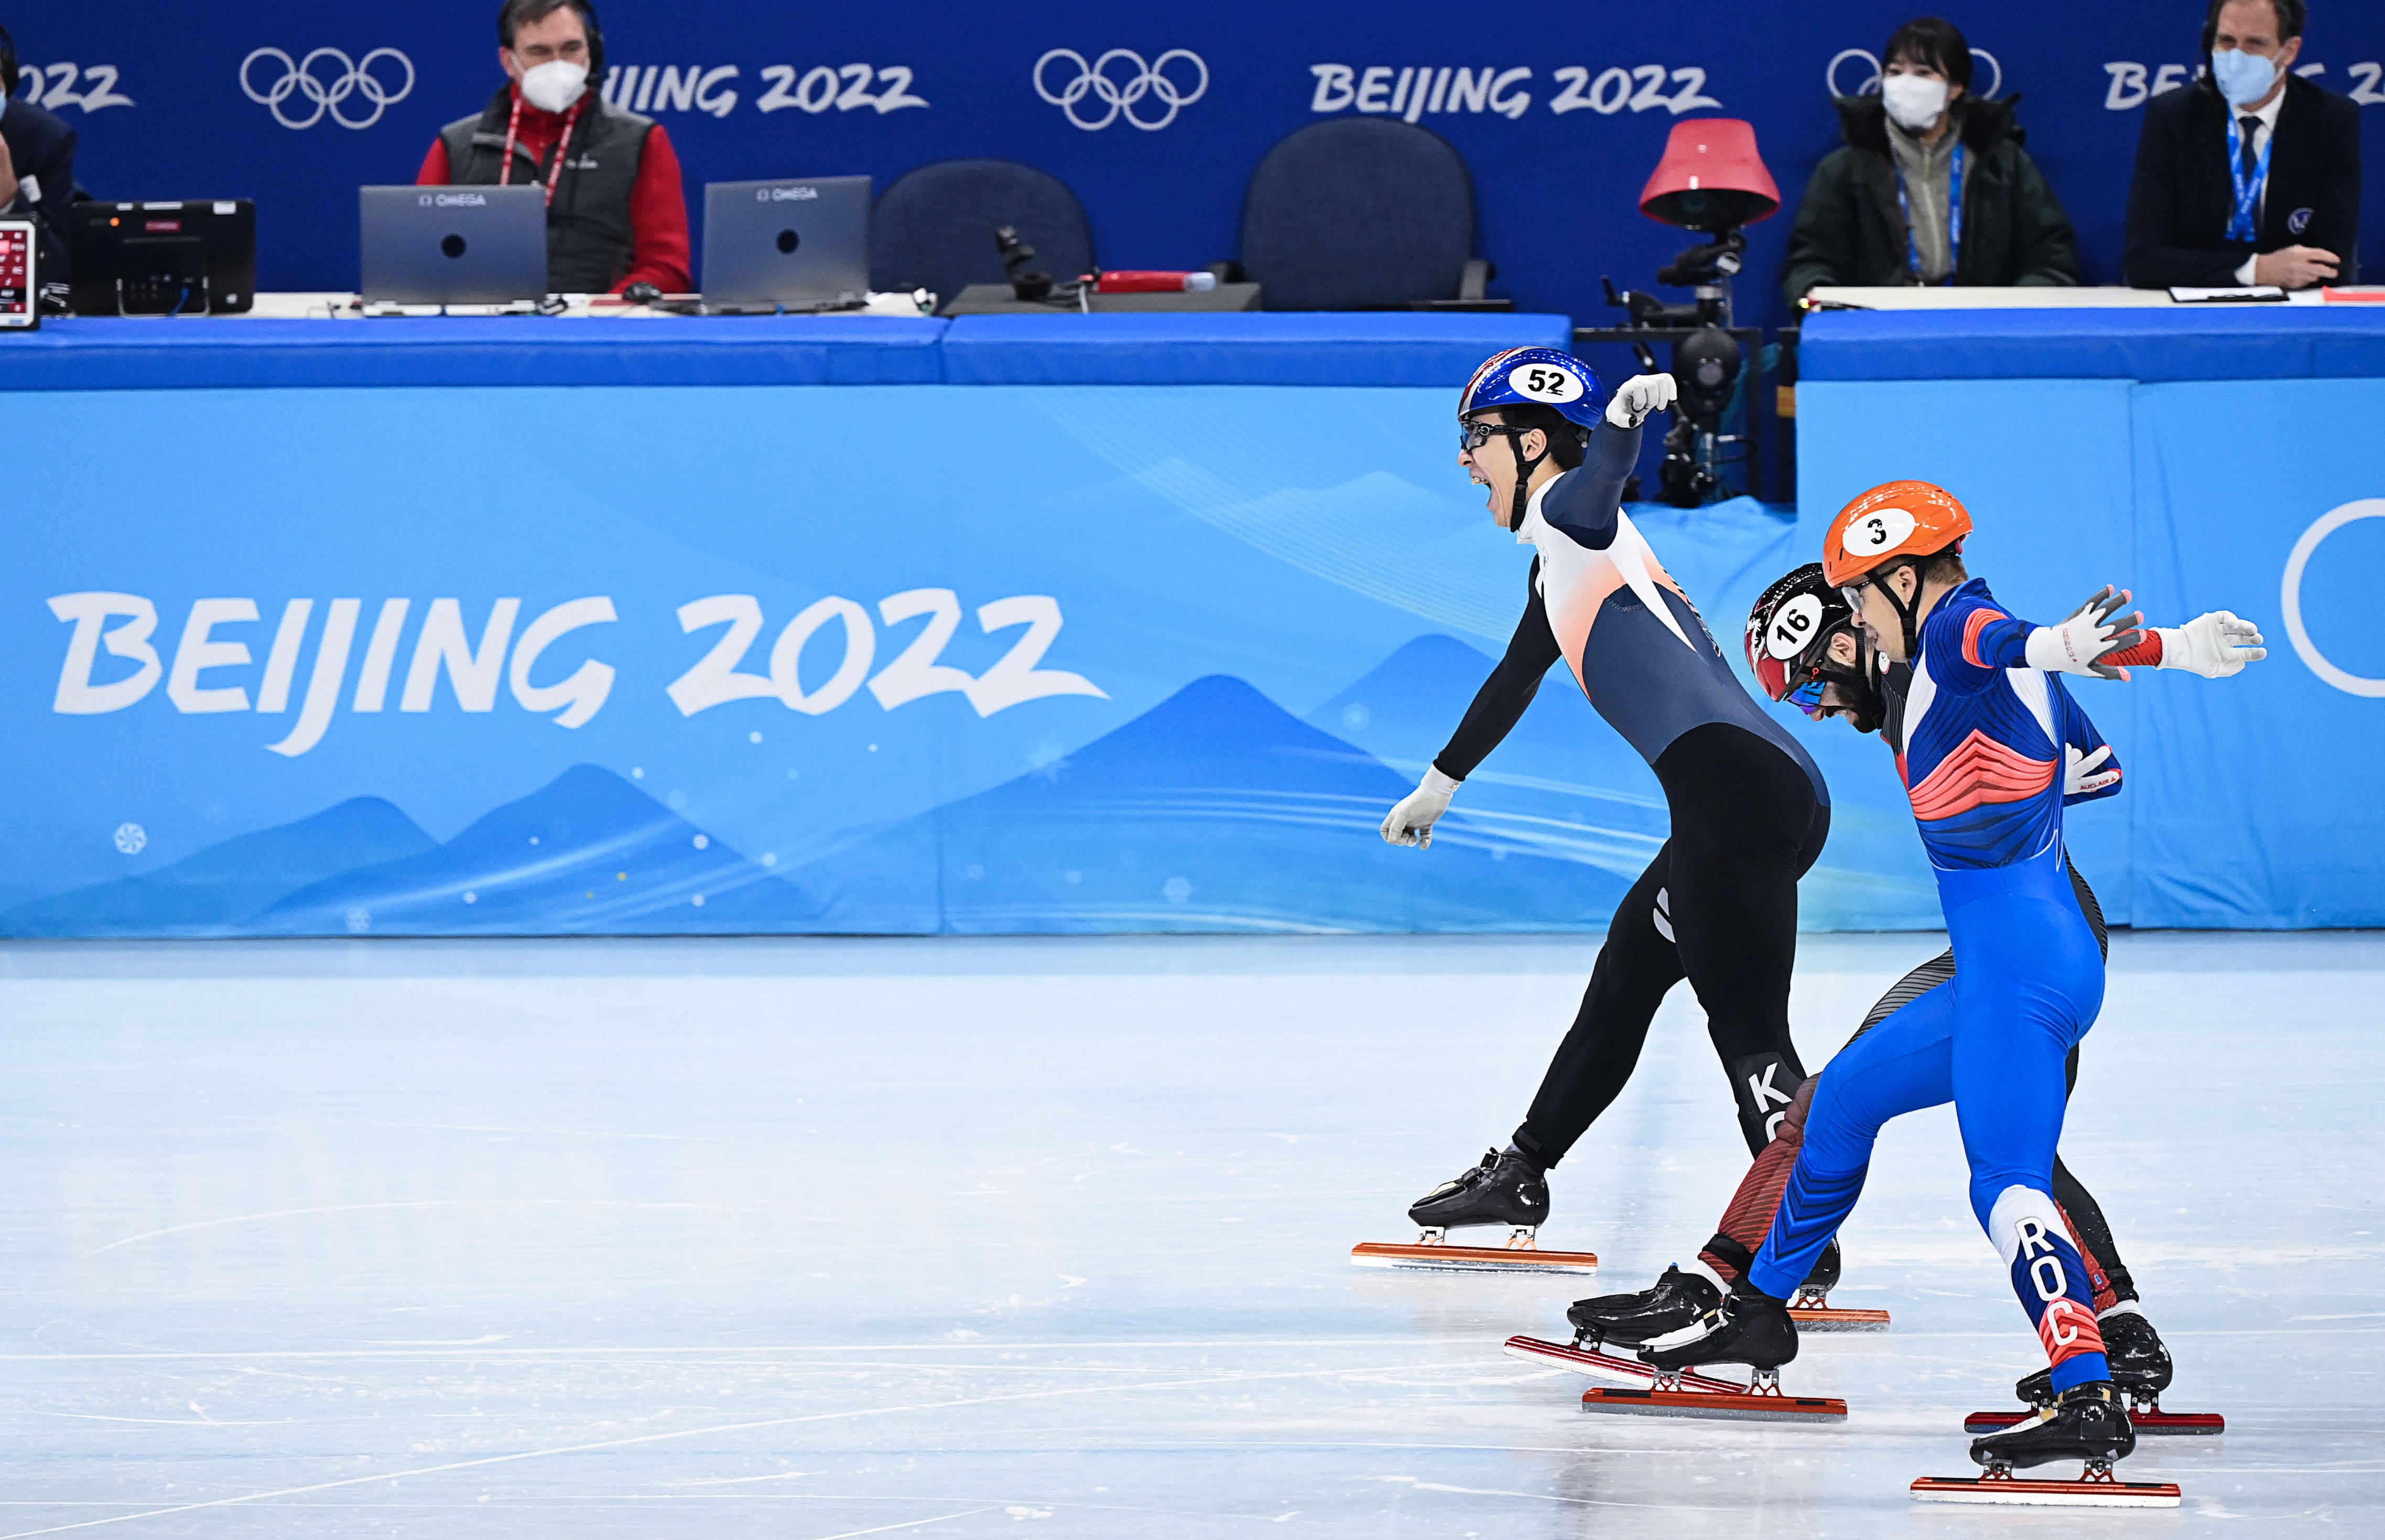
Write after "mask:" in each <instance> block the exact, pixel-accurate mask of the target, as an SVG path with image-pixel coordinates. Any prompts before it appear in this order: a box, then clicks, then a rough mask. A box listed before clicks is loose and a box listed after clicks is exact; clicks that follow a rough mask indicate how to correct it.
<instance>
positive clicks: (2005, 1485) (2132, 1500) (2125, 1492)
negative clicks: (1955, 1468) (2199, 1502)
mask: <svg viewBox="0 0 2385 1540" xmlns="http://www.w3.org/2000/svg"><path fill="white" fill-rule="evenodd" d="M1913 1496H1914V1498H1915V1500H1917V1501H1919V1502H1925V1503H2013V1504H2017V1505H2020V1506H2024V1507H2033V1508H2176V1507H2177V1506H2178V1503H2179V1490H2178V1484H2176V1483H2175V1482H2166V1481H2159V1482H2155V1481H2029V1480H2024V1479H2022V1478H2021V1477H2018V1476H1923V1477H1922V1478H1921V1479H1920V1480H1918V1481H1917V1482H1915V1483H1914V1484H1913Z"/></svg>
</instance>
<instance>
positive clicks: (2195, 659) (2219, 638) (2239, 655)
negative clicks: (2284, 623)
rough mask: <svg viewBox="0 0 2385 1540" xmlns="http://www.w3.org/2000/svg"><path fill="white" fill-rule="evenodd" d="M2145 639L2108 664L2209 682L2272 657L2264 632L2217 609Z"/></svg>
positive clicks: (2150, 632) (2159, 628)
mask: <svg viewBox="0 0 2385 1540" xmlns="http://www.w3.org/2000/svg"><path fill="white" fill-rule="evenodd" d="M2144 634H2145V639H2144V640H2143V641H2142V642H2140V643H2138V644H2137V645H2135V646H2133V647H2129V648H2128V649H2127V650H2125V651H2122V652H2117V653H2114V654H2113V655H2112V656H2111V657H2108V658H2106V659H2105V661H2106V662H2108V663H2112V664H2114V665H2117V666H2120V667H2142V668H2150V669H2183V670H2186V671H2187V672H2189V673H2194V674H2201V675H2202V676H2203V677H2204V678H2205V679H2226V678H2228V677H2229V675H2231V674H2240V673H2242V672H2243V671H2244V666H2245V665H2246V664H2247V663H2258V662H2259V661H2261V659H2263V658H2265V657H2268V656H2269V649H2268V648H2266V647H2265V646H2263V645H2261V642H2262V638H2261V628H2260V627H2258V626H2256V625H2254V623H2253V622H2252V621H2250V620H2239V619H2238V618H2237V617H2236V615H2235V614H2234V613H2233V612H2232V611H2229V610H2225V609H2215V610H2211V611H2209V612H2208V613H2205V614H2202V615H2198V616H2196V617H2195V618H2194V619H2193V620H2189V621H2188V622H2187V623H2186V624H2184V625H2182V626H2154V627H2152V628H2151V629H2149V630H2148V631H2146V632H2145V633H2144Z"/></svg>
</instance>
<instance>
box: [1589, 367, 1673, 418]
mask: <svg viewBox="0 0 2385 1540" xmlns="http://www.w3.org/2000/svg"><path fill="white" fill-rule="evenodd" d="M1679 394H1681V388H1680V387H1679V385H1677V384H1675V383H1674V382H1673V377H1672V376H1671V375H1669V374H1636V375H1633V376H1632V377H1631V378H1630V379H1629V380H1626V381H1624V382H1623V384H1622V386H1621V388H1619V389H1617V391H1616V393H1615V397H1614V399H1613V400H1611V401H1609V402H1607V404H1606V420H1607V421H1609V422H1611V423H1613V424H1615V426H1617V428H1637V427H1639V426H1640V424H1642V423H1643V422H1645V421H1647V420H1648V414H1649V413H1650V412H1661V411H1663V410H1664V409H1665V408H1666V407H1670V406H1671V405H1672V404H1673V398H1674V397H1675V396H1677V395H1679Z"/></svg>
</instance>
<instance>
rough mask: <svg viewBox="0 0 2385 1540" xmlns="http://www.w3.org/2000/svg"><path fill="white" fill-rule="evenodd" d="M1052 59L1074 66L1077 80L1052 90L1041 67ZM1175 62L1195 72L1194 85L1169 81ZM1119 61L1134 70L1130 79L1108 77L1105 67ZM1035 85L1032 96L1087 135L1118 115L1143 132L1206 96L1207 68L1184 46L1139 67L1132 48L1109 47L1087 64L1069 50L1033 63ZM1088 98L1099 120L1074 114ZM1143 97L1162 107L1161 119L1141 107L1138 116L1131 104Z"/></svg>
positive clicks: (1139, 59)
mask: <svg viewBox="0 0 2385 1540" xmlns="http://www.w3.org/2000/svg"><path fill="white" fill-rule="evenodd" d="M1054 59H1067V60H1068V61H1069V62H1070V63H1072V64H1074V65H1075V66H1076V67H1077V76H1076V79H1074V80H1072V81H1069V82H1068V84H1066V85H1064V86H1062V87H1061V88H1060V89H1059V90H1058V91H1057V92H1055V91H1054V90H1053V89H1052V87H1051V86H1050V84H1049V83H1047V82H1046V81H1045V80H1044V78H1043V71H1044V69H1046V68H1047V67H1049V66H1050V64H1051V63H1052V61H1053V60H1054ZM1178 60H1181V61H1183V62H1184V63H1185V64H1189V65H1191V66H1192V67H1193V69H1196V70H1198V71H1199V72H1200V82H1199V83H1198V84H1196V85H1192V86H1190V87H1187V86H1183V85H1179V84H1177V83H1176V82H1175V81H1171V80H1169V79H1168V73H1167V71H1168V66H1169V65H1170V64H1171V63H1174V62H1176V61H1178ZM1121 62H1123V63H1127V64H1130V65H1132V66H1133V68H1134V73H1133V75H1132V76H1131V77H1130V78H1128V79H1125V80H1118V79H1116V78H1113V76H1112V75H1111V73H1110V66H1112V65H1113V64H1118V63H1121ZM1034 81H1035V94H1037V95H1038V96H1041V97H1043V99H1044V100H1045V101H1047V102H1049V103H1051V104H1052V105H1053V106H1055V107H1058V108H1059V109H1060V110H1061V111H1062V112H1065V113H1067V114H1068V121H1070V122H1071V123H1074V124H1076V125H1077V127H1079V128H1080V129H1082V130H1084V131H1086V132H1087V133H1096V132H1099V131H1101V130H1103V129H1105V128H1108V127H1109V126H1110V125H1111V124H1112V123H1114V122H1116V121H1118V119H1119V118H1120V117H1121V116H1122V117H1124V118H1125V119H1126V120H1127V121H1128V122H1130V123H1132V124H1133V125H1134V126H1135V127H1136V128H1139V129H1142V130H1143V131H1145V132H1156V131H1159V130H1161V129H1164V128H1166V127H1167V126H1168V124H1170V123H1172V122H1174V121H1176V114H1177V113H1178V111H1180V109H1182V108H1184V107H1188V106H1192V105H1193V103H1195V102H1197V101H1199V100H1200V99H1201V98H1202V97H1203V96H1205V95H1206V94H1208V92H1209V67H1208V66H1207V65H1206V64H1205V63H1203V62H1202V59H1201V56H1200V55H1198V54H1196V53H1194V52H1193V51H1192V50H1191V49H1189V48H1170V49H1169V50H1168V52H1166V53H1164V54H1162V55H1160V56H1159V57H1157V58H1156V59H1154V60H1153V61H1152V62H1151V63H1149V64H1145V63H1143V56H1142V55H1141V54H1138V53H1136V52H1135V51H1134V50H1133V49H1131V48H1113V49H1111V50H1110V51H1109V52H1108V53H1106V54H1104V55H1103V56H1101V57H1100V58H1097V59H1095V60H1094V61H1093V63H1091V64H1087V63H1086V62H1085V56H1084V55H1082V54H1080V53H1079V52H1077V51H1076V50H1075V49H1074V48H1055V49H1053V50H1052V51H1051V52H1050V53H1048V54H1045V55H1044V56H1043V57H1042V58H1040V59H1037V60H1036V61H1035V72H1034ZM1087 97H1092V98H1093V100H1094V101H1096V102H1098V103H1100V104H1101V106H1102V108H1103V111H1102V113H1101V116H1100V117H1098V118H1094V119H1090V120H1089V119H1085V118H1083V117H1080V116H1079V114H1078V110H1077V109H1078V106H1079V104H1080V103H1081V102H1083V101H1084V100H1085V99H1086V98H1087ZM1146 97H1148V98H1150V99H1152V100H1154V101H1156V102H1159V103H1161V104H1163V105H1164V106H1166V107H1167V108H1168V111H1167V113H1166V114H1165V115H1164V116H1159V115H1153V114H1152V112H1151V109H1149V108H1145V109H1143V113H1142V114H1138V113H1137V112H1136V110H1135V106H1136V104H1137V103H1139V102H1142V101H1143V100H1144V99H1145V98H1146Z"/></svg>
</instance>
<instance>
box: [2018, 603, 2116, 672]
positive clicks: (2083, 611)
mask: <svg viewBox="0 0 2385 1540" xmlns="http://www.w3.org/2000/svg"><path fill="white" fill-rule="evenodd" d="M2128 602H2129V591H2128V590H2127V589H2125V588H2114V587H2112V586H2111V585H2110V584H2109V583H2106V584H2105V585H2104V586H2103V587H2102V588H2099V589H2097V590H2096V591H2095V595H2094V597H2092V598H2091V599H2089V600H2088V601H2087V602H2086V603H2085V604H2083V605H2080V606H2079V608H2078V610H2077V611H2076V612H2074V613H2073V614H2072V615H2071V617H2070V619H2068V620H2065V621H2063V622H2062V623H2061V624H2060V625H2058V626H2040V627H2038V628H2037V629H2036V630H2035V631H2032V632H2029V667H2030V668H2032V669H2036V670H2040V671H2041V672H2043V673H2049V674H2089V675H2092V676H2093V677H2094V678H2097V679H2126V678H2128V677H2129V670H2126V669H2120V668H2115V667H2113V666H2112V665H2111V664H2109V663H2105V662H2104V661H2103V659H2104V658H2106V657H2110V656H2111V655H2112V654H2114V653H2116V652H2125V651H2127V650H2128V649H2129V648H2130V647H2133V646H2135V645H2137V644H2138V643H2139V642H2142V641H2143V640H2144V634H2143V633H2142V632H2140V631H2138V630H2137V627H2139V626H2141V625H2142V624H2143V623H2144V620H2145V618H2144V617H2143V616H2142V615H2139V614H2134V613H2130V614H2128V615H2120V614H2119V612H2120V609H2121V607H2123V606H2125V605H2126V604H2127V603H2128ZM2115 616H2118V619H2117V620H2116V619H2114V617H2115Z"/></svg>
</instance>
